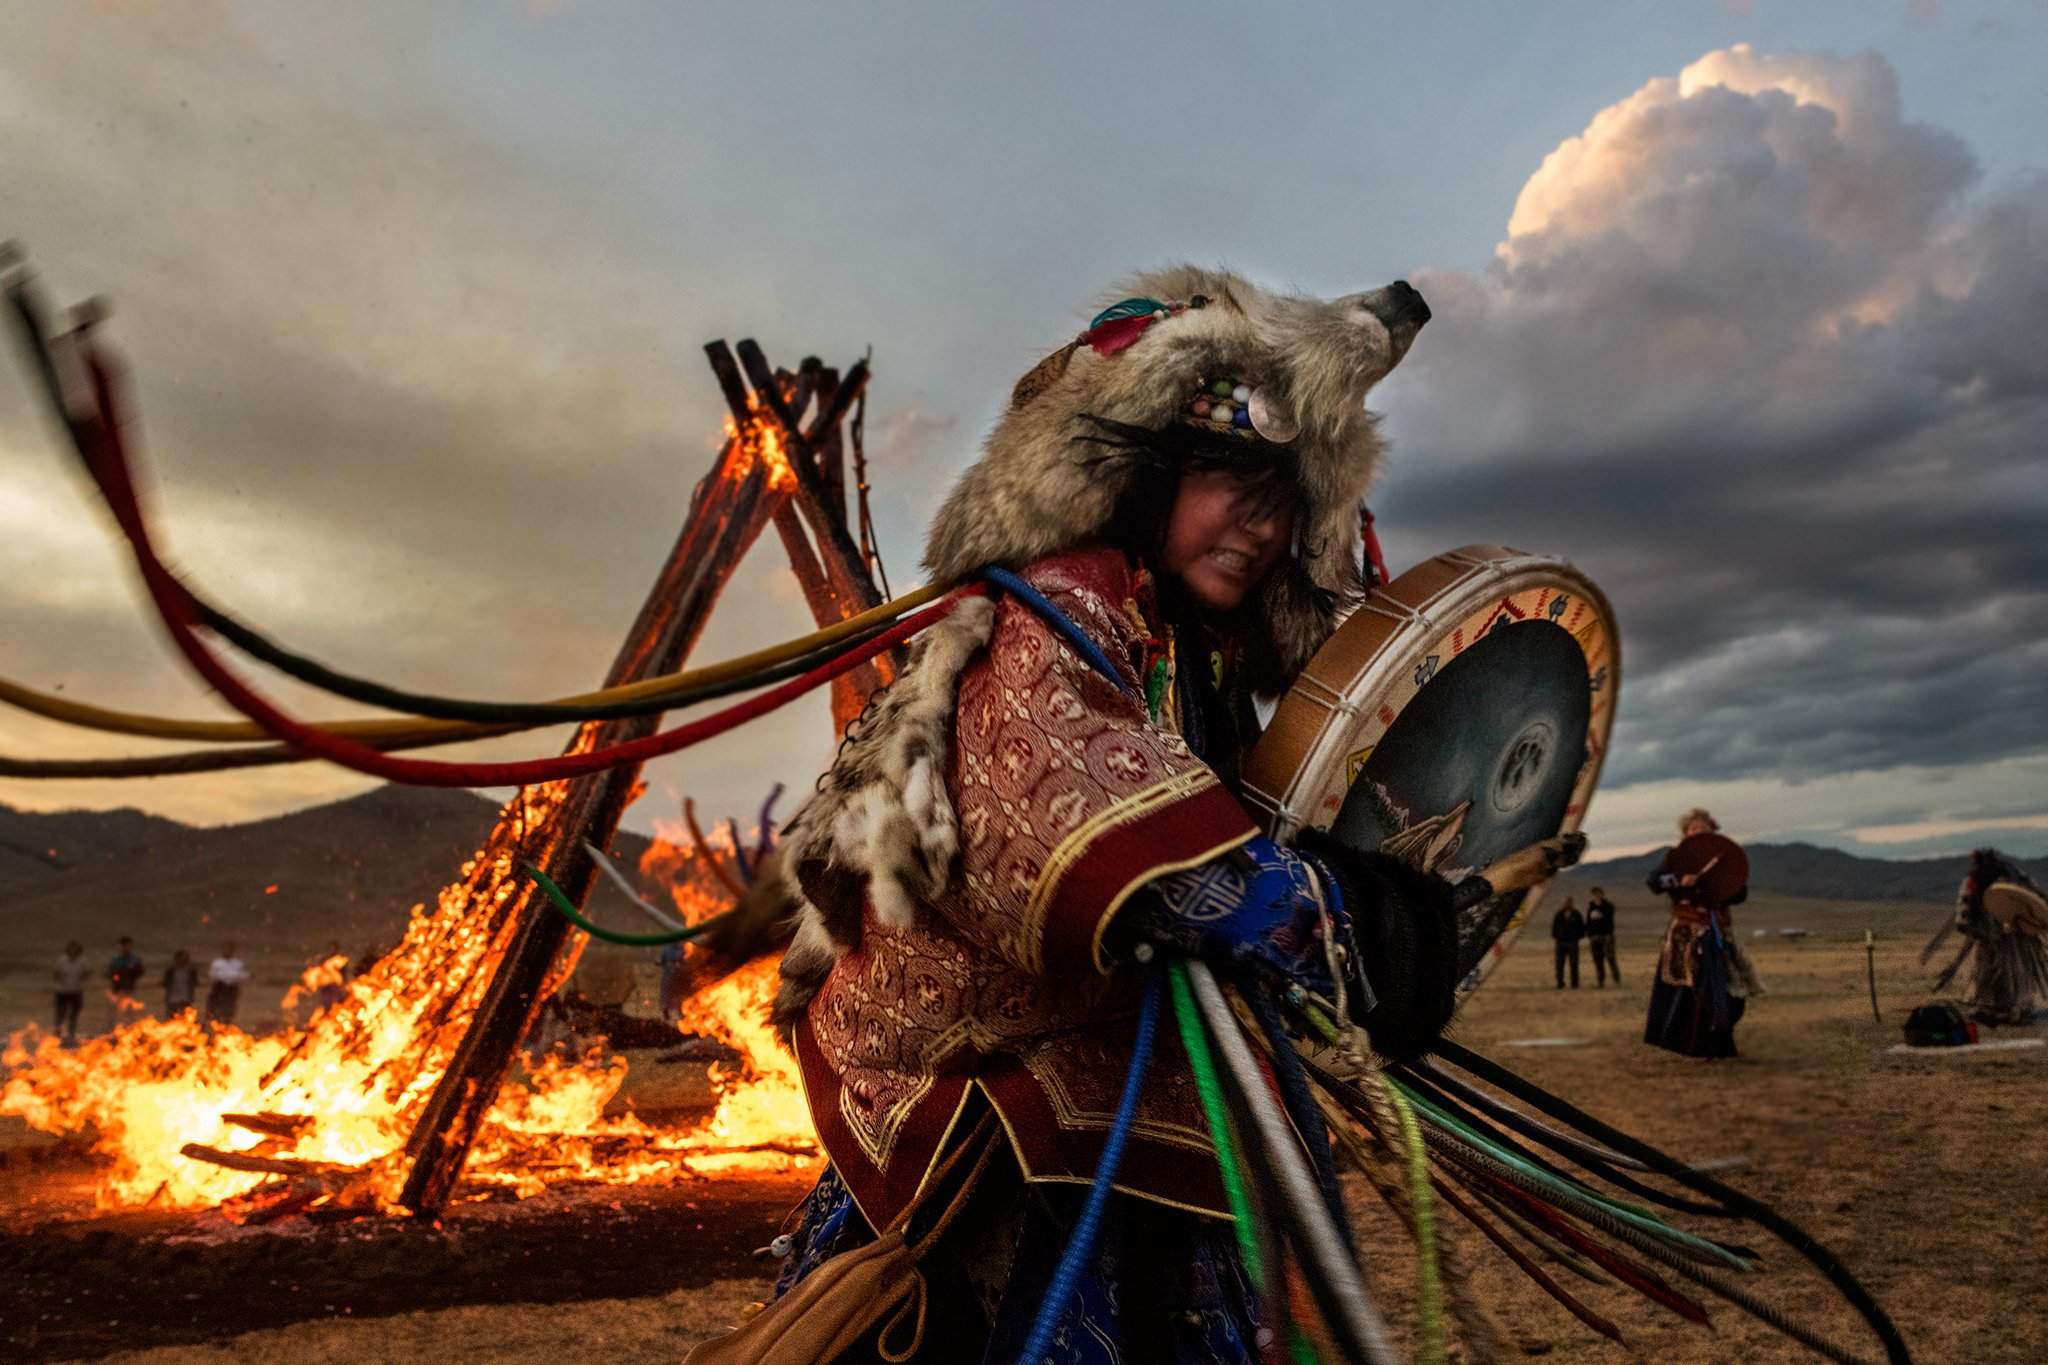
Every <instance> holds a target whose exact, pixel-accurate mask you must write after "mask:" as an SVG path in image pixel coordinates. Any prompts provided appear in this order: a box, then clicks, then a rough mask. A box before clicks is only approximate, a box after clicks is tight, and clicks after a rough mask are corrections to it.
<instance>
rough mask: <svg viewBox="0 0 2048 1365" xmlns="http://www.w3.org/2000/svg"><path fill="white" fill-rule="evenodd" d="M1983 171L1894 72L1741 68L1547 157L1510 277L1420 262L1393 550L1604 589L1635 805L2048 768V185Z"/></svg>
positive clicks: (1725, 70) (1384, 493)
mask: <svg viewBox="0 0 2048 1365" xmlns="http://www.w3.org/2000/svg"><path fill="white" fill-rule="evenodd" d="M1978 180H1979V175H1978V169H1977V165H1976V163H1975V161H1974V159H1973V157H1972V156H1971V153H1970V150H1969V148H1968V147H1966V146H1965V145H1964V144H1963V143H1962V142H1961V141H1960V140H1959V139H1957V138H1956V137H1954V136H1952V135H1950V134H1948V133H1946V132H1943V131H1941V130H1939V129H1935V128H1930V127H1927V126H1925V125H1923V124H1918V123H1914V122H1911V121H1909V120H1907V119H1906V118H1905V117H1904V115H1903V113H1902V112H1901V107H1900V100H1899V92H1898V88H1897V81H1896V78H1895V76H1894V73H1893V72H1892V70H1891V68H1890V67H1889V66H1888V65H1887V64H1886V63H1885V62H1884V61H1883V60H1882V59H1881V58H1879V57H1877V56H1875V55H1871V54H1864V55H1861V56H1854V57H1841V56H1834V55H1828V54H1820V53H1790V54H1779V55H1766V54H1762V53H1758V52H1756V51H1753V50H1752V49H1750V48H1748V47H1746V46H1738V47H1734V48H1730V49H1727V50H1725V51H1721V52H1714V53H1710V54H1708V55H1707V56H1705V57H1703V58H1701V59H1700V60H1699V61H1697V62H1695V63H1693V64H1692V65H1690V66H1688V67H1686V68H1685V69H1684V70H1683V71H1682V72H1680V73H1679V74H1678V75H1676V76H1675V77H1660V78H1658V79H1655V80H1652V81H1650V82H1649V83H1648V84H1646V85H1644V86H1643V87H1642V88H1641V89H1640V90H1638V91H1636V92H1635V93H1634V94H1632V95H1630V96H1629V97H1627V98H1626V99H1624V100H1622V101H1620V102H1618V103H1617V104H1615V105H1613V106H1611V107H1609V108H1607V109H1605V110H1602V111H1601V112H1600V113H1598V114H1597V115H1596V116H1595V117H1594V118H1593V120H1592V122H1591V123H1590V124H1589V125H1588V126H1587V127H1586V129H1585V131H1584V132H1583V133H1581V134H1580V135H1578V136H1577V137H1574V138H1571V139H1568V140H1567V141H1565V142H1564V143H1563V144H1562V145H1560V146H1559V147H1558V148H1557V149H1556V150H1555V151H1554V152H1552V153H1551V154H1550V155H1549V156H1548V157H1546V158H1545V159H1544V161H1543V163H1542V165H1541V166H1540V167H1539V168H1538V169H1537V170H1536V172H1535V173H1534V174H1533V175H1532V176H1531V177H1530V178H1529V180H1528V182H1527V183H1526V184H1525V185H1524V186H1523V188H1522V191H1521V194H1520V196H1519V197H1518V199H1517V201H1516V203H1515V206H1514V210H1513V213H1512V215H1511V217H1510V219H1509V225H1508V234H1507V236H1506V238H1505V239H1504V240H1503V241H1502V242H1501V243H1500V245H1499V247H1498V249H1497V251H1496V253H1495V259H1494V260H1493V262H1492V263H1491V264H1490V265H1489V266H1488V267H1487V268H1486V269H1484V270H1482V271H1478V272H1469V271H1458V270H1450V269H1440V270H1432V271H1424V272H1419V273H1418V275H1417V283H1418V284H1419V285H1420V287H1421V288H1422V289H1423V292H1424V293H1425V295H1427V297H1428V298H1429V299H1430V302H1431V306H1432V307H1433V309H1434V310H1435V313H1436V320H1435V321H1434V322H1433V323H1432V325H1431V327H1430V330H1429V331H1428V332H1427V333H1425V335H1424V337H1423V339H1422V341H1421V343H1420V344H1419V345H1418V346H1417V347H1416V350H1415V352H1414V354H1413V355H1412V356H1411V357H1410V359H1409V361H1408V362H1407V367H1406V368H1405V369H1404V370H1403V371H1402V372H1401V373H1399V374H1397V375H1396V376H1394V378H1393V379H1392V380H1391V381H1390V382H1389V383H1388V385H1387V386H1386V387H1385V389H1384V390H1383V392H1382V401H1384V402H1385V404H1386V406H1387V408H1388V410H1389V412H1390V414H1391V416H1390V422H1389V426H1390V431H1391V433H1392V435H1393V438H1394V441H1395V445H1396V455H1395V459H1396V465H1397V468H1396V471H1395V473H1394V474H1393V476H1392V477H1391V478H1390V479H1389V481H1388V483H1387V484H1386V486H1385V487H1384V488H1383V489H1382V490H1381V492H1380V494H1379V497H1378V501H1379V502H1380V510H1381V512H1382V513H1383V517H1384V520H1383V522H1382V525H1383V527H1384V528H1386V532H1387V533H1388V534H1389V537H1390V539H1391V540H1392V541H1393V545H1392V546H1391V547H1390V548H1393V549H1395V551H1396V554H1397V557H1400V558H1406V559H1413V558H1419V557H1421V556H1422V555H1425V554H1429V553H1433V552H1435V551H1436V550H1438V549H1441V548H1442V547H1443V546H1445V545H1448V544H1457V543H1465V542H1471V541H1483V540H1489V539H1493V540H1504V541H1506V542H1508V543H1512V544H1518V545H1524V546H1527V547H1529V548H1532V549H1539V550H1550V551H1554V552H1564V553H1567V554H1569V556H1570V557H1571V558H1572V559H1573V560H1574V562H1576V563H1578V564H1579V565H1580V566H1581V567H1583V568H1585V569H1587V570H1588V571H1589V572H1591V573H1592V574H1593V576H1594V577H1595V579H1596V580H1597V581H1599V582H1600V583H1601V584H1602V585H1603V586H1604V587H1606V588H1607V590H1608V591H1609V593H1610V595H1611V596H1612V597H1613V599H1614V601H1615V604H1616V609H1617V612H1618V614H1619V616H1620V618H1621V622H1622V628H1623V642H1624V650H1623V654H1624V659H1623V663H1624V683H1623V688H1622V697H1623V703H1622V709H1621V712H1620V716H1619V719H1618V725H1617V732H1616V743H1615V746H1614V750H1613V754H1612V757H1611V760H1610V763H1609V766H1608V769H1607V774H1608V777H1607V780H1608V782H1609V783H1610V784H1611V785H1615V786H1621V787H1626V786H1628V785H1629V784H1631V783H1635V784H1644V783H1650V782H1653V781H1671V780H1678V781H1681V782H1700V781H1723V782H1727V781H1742V780H1749V779H1771V780H1776V781H1779V782H1781V783H1782V782H1786V781H1805V780H1812V779H1818V778H1823V777H1839V776H1842V775H1847V774H1856V773H1866V774H1868V773H1876V772H1883V771H1885V770H1891V769H1896V768H1899V767H1900V765H1905V764H1914V765H1923V766H1928V767H1937V768H1942V769H1944V770H1947V769H1952V768H1953V767H1954V765H1958V764H1968V763H1971V762H1975V761H1981V760H1989V759H1995V758H1998V757H2000V756H2003V755H2009V754H2014V753H2027V752H2035V751H2039V750H2041V749H2043V748H2044V747H2048V537H2044V536H2043V535H2042V533H2041V528H2042V526H2043V525H2048V455H2044V440H2043V438H2044V434H2048V348H2043V347H2041V346H2040V345H2039V344H2038V343H2037V341H2036V340H2035V337H2036V334H2037V332H2038V327H2039V319H2040V318H2041V317H2042V316H2048V180H2043V179H2040V178H2032V179H2021V180H2019V181H2016V182H2014V183H2010V184H2004V185H2001V186H1998V187H1996V188H1993V189H1989V190H1984V189H1979V188H1978V187H1977V186H1978ZM1878 785H1882V784H1878ZM1671 795H1672V798H1673V799H1675V800H1683V798H1682V797H1680V796H1679V795H1678V794H1677V793H1676V792H1675V791H1674V792H1673V793H1671ZM2035 800H2036V803H2037V804H2036V807H2035V808H2036V809H2037V810H2038V809H2039V806H2038V794H2036V798H2035Z"/></svg>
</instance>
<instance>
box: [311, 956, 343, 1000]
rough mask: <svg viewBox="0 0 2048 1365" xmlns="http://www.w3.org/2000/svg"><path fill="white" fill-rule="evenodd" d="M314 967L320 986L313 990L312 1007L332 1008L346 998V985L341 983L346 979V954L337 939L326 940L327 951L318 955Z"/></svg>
mask: <svg viewBox="0 0 2048 1365" xmlns="http://www.w3.org/2000/svg"><path fill="white" fill-rule="evenodd" d="M315 969H316V972H317V977H316V979H317V980H318V981H319V982H320V987H319V989H318V990H316V991H314V992H313V1008H315V1009H321V1010H324V1009H332V1008H333V1007H334V1006H336V1005H339V1004H340V1003H341V1002H342V1001H344V1000H346V999H348V987H346V986H345V985H343V984H342V983H343V982H344V981H346V980H347V979H348V954H346V953H344V952H342V951H341V943H340V942H339V941H338V940H335V939H330V940H328V943H327V951H326V952H324V953H322V954H321V955H320V961H319V962H318V963H316V964H315Z"/></svg>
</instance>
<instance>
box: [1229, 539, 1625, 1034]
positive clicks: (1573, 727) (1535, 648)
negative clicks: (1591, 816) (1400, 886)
mask: <svg viewBox="0 0 2048 1365" xmlns="http://www.w3.org/2000/svg"><path fill="white" fill-rule="evenodd" d="M1619 679H1620V663H1619V657H1618V649H1617V641H1616V637H1615V627H1614V619H1613V613H1612V610H1611V609H1610V608H1609V607H1608V605H1607V602H1606V599H1605V598H1604V597H1603V596H1602V595H1601V593H1600V590H1599V589H1598V588H1597V587H1595V586H1594V585H1593V584H1592V582H1591V581H1590V580H1588V579H1586V578H1585V577H1584V575H1582V574H1580V573H1578V571H1577V570H1575V569H1573V568H1571V566H1570V565H1568V564H1565V563H1564V562H1563V561H1562V560H1558V559H1552V558H1548V557H1544V556H1537V555H1526V554H1522V553H1520V552H1518V551H1514V550H1506V549H1501V548H1498V547H1494V546H1472V547H1467V548H1466V549H1463V550H1458V551H1454V552H1452V553H1450V554H1446V555H1439V556H1438V557H1437V558H1435V559H1432V560H1430V561H1428V562H1427V563H1424V564H1420V565H1417V566H1416V567H1415V568H1414V569H1411V570H1410V571H1409V572H1407V573H1405V574H1403V575H1401V576H1400V577H1399V578H1397V579H1395V580H1394V581H1393V582H1392V583H1389V584H1387V585H1386V586H1385V587H1384V588H1381V589H1379V590H1377V591H1375V592H1374V593H1373V594H1372V596H1371V597H1370V598H1369V599H1367V601H1366V603H1365V604H1364V605H1363V606H1362V607H1361V608H1360V609H1359V610H1358V611H1357V612H1356V613H1354V614H1353V615H1352V616H1351V617H1350V618H1349V619H1348V620H1347V621H1346V622H1345V623H1344V625H1343V626H1341V627H1340V628H1339V629H1338V630H1337V632H1336V634H1334V635H1333V636H1331V638H1330V640H1329V642H1328V643H1326V644H1325V645H1324V646H1323V648H1322V650H1321V651H1320V652H1319V653H1318V654H1317V655H1316V657H1315V659H1314V660H1313V661H1311V662H1310V664H1309V666H1308V668H1307V669H1305V670H1303V672H1302V675H1301V677H1300V678H1298V679H1297V680H1296V681H1295V684H1294V686H1293V687H1292V688H1291V689H1290V690H1289V692H1288V694H1287V696H1286V697H1284V698H1282V700H1281V703H1280V706H1279V708H1278V709H1277V710H1276V711H1275V712H1274V716H1273V723H1272V724H1271V725H1270V726H1268V727H1267V730H1266V733H1265V735H1264V736H1263V737H1262V738H1261V739H1260V741H1259V743H1258V745H1257V746H1256V747H1255V748H1254V750H1253V752H1252V754H1251V756H1250V758H1249V760H1248V761H1247V763H1246V765H1245V799H1246V802H1247V804H1248V805H1250V806H1251V807H1252V809H1253V811H1254V813H1255V814H1257V815H1258V816H1259V817H1260V818H1261V819H1262V821H1263V822H1264V823H1265V825H1266V827H1267V829H1268V830H1269V831H1270V832H1271V833H1273V834H1274V835H1275V837H1277V838H1280V839H1283V840H1285V839H1287V838H1290V837H1292V835H1294V834H1295V833H1296V832H1297V831H1299V830H1301V829H1303V828H1305V827H1318V828H1327V829H1329V830H1331V832H1333V833H1334V834H1336V835H1337V837H1338V838H1340V839H1342V840H1344V842H1346V843H1347V844H1350V845H1351V846H1352V847H1354V848H1360V849H1366V850H1378V851H1380V852H1384V853H1390V854H1393V855H1394V856H1396V857H1400V858H1402V859H1404V860H1406V861H1408V862H1410V863H1412V864H1413V865H1415V866H1417V867H1420V868H1423V869H1425V870H1428V871H1432V872H1436V873H1438V874H1440V875H1442V876H1444V877H1445V878H1447V879H1448V880H1451V881H1456V880H1458V878H1460V877H1462V876H1464V875H1466V874H1467V873H1470V872H1476V871H1478V870H1480V869H1481V868H1483V867H1485V866H1486V865H1487V864H1488V863H1491V862H1493V861H1494V860H1495V859H1497V858H1500V857H1503V856H1505V855H1506V854H1508V853H1511V852H1513V851H1515V850H1516V849H1519V848H1523V847H1526V846H1527V845H1529V844H1531V843H1534V842H1536V841H1538V840H1541V839H1547V838H1550V837H1552V836H1553V835H1556V834H1561V833H1566V832H1569V831H1571V830H1575V829H1577V828H1578V827H1579V824H1580V822H1581V820H1582V818H1583V817H1584V815H1585V810H1586V803H1587V801H1588V800H1589V799H1590V797H1591V795H1592V791H1593V787H1594V784H1595V783H1596V782H1597V781H1598V779H1599V774H1600V764H1601V760H1602V758H1603V757H1604V756H1605V753H1606V748H1607V736H1608V732H1609V730H1610V729H1611V727H1612V724H1613V718H1614V699H1615V692H1616V689H1617V686H1618V684H1619ZM1544 890H1545V887H1544V886H1537V887H1534V888H1531V889H1530V890H1528V891H1524V892H1520V893H1513V894H1509V895H1505V896H1496V897H1494V898H1493V899H1492V900H1490V901H1487V902H1485V903H1484V904H1481V905H1478V906H1475V907H1472V908H1471V909H1469V910H1466V911H1464V912H1463V913H1462V914H1461V915H1460V917H1459V923H1458V951H1459V962H1460V966H1461V967H1462V968H1463V969H1464V973H1465V975H1464V980H1463V982H1462V983H1461V986H1460V995H1461V996H1462V995H1464V994H1467V993H1469V992H1470V991H1471V990H1472V989H1474V988H1475V987H1477V986H1478V984H1479V982H1480V981H1481V980H1483V979H1484V978H1485V976H1486V975H1487V973H1488V972H1490V971H1491V970H1492V968H1493V966H1494V964H1496V963H1497V962H1498V961H1499V960H1500V958H1501V956H1502V955H1503V954H1504V953H1505V952H1506V950H1507V947H1508V945H1509V944H1510V943H1511V942H1512V941H1513V939H1514V935H1515V934H1516V932H1517V931H1518V930H1519V929H1520V928H1521V926H1522V924H1523V923H1524V922H1525V921H1526V920H1527V919H1528V917H1529V914H1530V912H1531V911H1532V910H1533V909H1534V907H1535V906H1536V904H1537V902H1538V901H1540V900H1541V898H1542V895H1543V892H1544Z"/></svg>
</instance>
